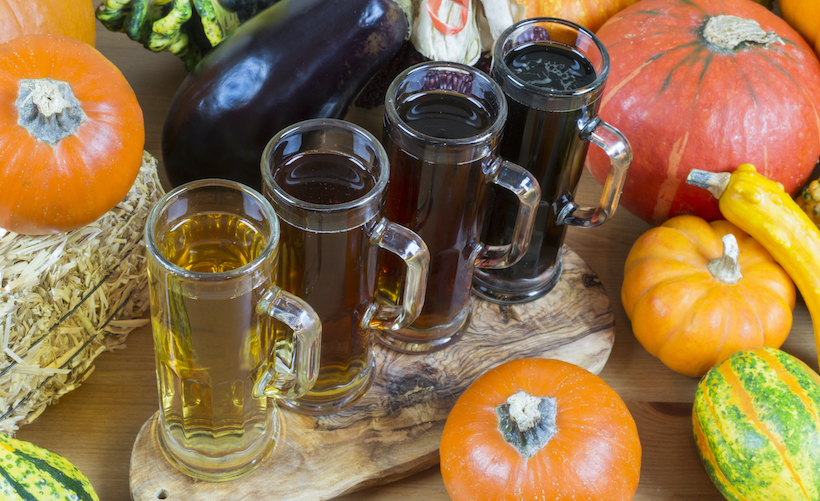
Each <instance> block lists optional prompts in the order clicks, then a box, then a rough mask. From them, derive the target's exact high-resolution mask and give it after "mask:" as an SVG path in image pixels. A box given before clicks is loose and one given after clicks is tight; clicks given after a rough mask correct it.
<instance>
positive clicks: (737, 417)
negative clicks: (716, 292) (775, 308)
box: [692, 348, 820, 501]
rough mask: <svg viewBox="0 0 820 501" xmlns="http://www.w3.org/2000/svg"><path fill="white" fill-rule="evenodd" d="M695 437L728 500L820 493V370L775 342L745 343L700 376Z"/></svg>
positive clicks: (794, 498)
mask: <svg viewBox="0 0 820 501" xmlns="http://www.w3.org/2000/svg"><path fill="white" fill-rule="evenodd" d="M692 419H693V424H694V434H695V441H696V443H697V447H698V450H699V452H700V456H701V460H702V461H703V466H704V467H705V469H706V473H707V474H708V475H709V477H710V478H711V479H712V481H713V482H714V484H715V486H717V488H718V490H720V492H721V493H722V494H723V496H724V497H725V498H726V499H728V500H731V501H740V500H743V501H758V500H760V501H763V500H765V501H780V500H782V501H803V500H813V501H817V500H820V377H818V375H817V373H815V372H814V371H813V370H812V369H810V368H809V367H808V366H807V365H806V364H804V363H803V362H802V361H800V360H798V359H797V358H795V357H793V356H791V355H789V354H787V353H785V352H783V351H780V350H777V349H774V348H755V349H750V350H740V351H738V352H735V353H734V354H732V355H731V356H730V357H729V358H728V359H726V360H725V361H724V362H722V363H721V364H719V365H717V366H715V367H714V368H712V369H711V370H710V371H709V372H708V373H707V374H706V375H705V376H704V377H703V378H702V379H701V381H700V382H699V384H698V387H697V391H696V394H695V402H694V408H693V416H692Z"/></svg>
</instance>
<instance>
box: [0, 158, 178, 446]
mask: <svg viewBox="0 0 820 501" xmlns="http://www.w3.org/2000/svg"><path fill="white" fill-rule="evenodd" d="M162 195H163V190H162V186H161V184H160V181H159V178H158V177H157V164H156V159H155V158H153V157H152V156H151V155H150V154H149V153H147V152H145V153H144V154H143V163H142V167H141V168H140V172H139V175H138V176H137V179H136V181H135V182H134V185H133V186H132V188H131V190H130V191H129V192H128V194H127V195H126V196H125V198H124V199H123V200H122V202H120V203H119V204H118V205H117V206H116V207H114V208H113V209H111V210H110V211H109V212H107V213H106V214H104V215H103V216H102V217H101V218H100V219H98V220H97V221H96V222H94V223H92V224H90V225H87V226H84V227H82V228H79V229H77V230H74V231H70V232H67V233H61V234H57V235H45V236H24V235H18V234H16V233H13V232H10V231H7V230H4V229H2V228H0V351H2V361H0V432H3V433H9V434H13V433H14V432H15V431H16V430H17V429H18V428H19V426H20V425H21V424H27V423H30V422H32V421H34V420H35V419H36V418H37V417H38V416H39V415H40V414H41V413H42V412H43V410H44V409H45V408H46V406H48V405H49V404H52V403H55V402H56V401H57V399H59V398H60V396H62V395H65V394H66V393H68V392H69V391H71V390H73V389H75V388H77V386H79V385H80V383H82V382H83V381H84V380H85V379H86V378H87V377H88V376H89V375H90V374H91V373H92V372H93V370H94V367H93V366H92V362H93V360H94V359H95V358H96V357H97V356H98V355H99V354H100V353H102V352H104V351H106V350H109V349H113V348H117V347H123V346H124V345H123V342H124V341H125V338H126V336H127V335H128V333H130V332H131V331H132V330H134V329H136V328H137V327H141V326H143V325H145V324H147V323H148V322H149V320H148V319H147V318H139V317H142V316H143V314H144V313H145V312H146V311H147V310H148V308H149V302H148V290H147V285H148V277H147V275H146V271H145V270H146V261H145V252H144V251H145V245H144V243H143V241H142V232H143V227H144V225H145V220H146V219H147V217H148V212H149V211H150V210H151V207H153V204H154V203H155V202H156V201H157V200H159V198H160V197H161V196H162Z"/></svg>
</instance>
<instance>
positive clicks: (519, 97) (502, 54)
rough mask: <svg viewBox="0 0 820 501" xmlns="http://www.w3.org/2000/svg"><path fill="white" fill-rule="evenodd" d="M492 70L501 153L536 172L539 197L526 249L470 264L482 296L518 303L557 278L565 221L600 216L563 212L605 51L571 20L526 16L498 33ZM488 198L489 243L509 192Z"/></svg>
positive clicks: (502, 230)
mask: <svg viewBox="0 0 820 501" xmlns="http://www.w3.org/2000/svg"><path fill="white" fill-rule="evenodd" d="M576 44H577V45H576ZM491 73H492V76H493V78H494V79H495V80H496V81H497V82H499V84H500V85H501V87H502V89H504V93H505V97H506V99H507V105H508V107H509V116H508V118H507V123H506V124H505V127H504V132H503V134H502V139H501V146H500V153H501V156H502V157H504V158H505V159H507V160H510V161H512V162H515V163H517V164H518V165H521V166H522V167H524V168H526V169H527V170H529V171H530V172H531V173H532V174H533V175H534V176H535V178H536V179H537V180H538V182H539V184H540V186H541V201H540V203H539V206H538V212H537V215H536V221H535V227H534V228H533V234H532V239H531V240H530V246H529V250H528V252H527V253H526V255H525V256H524V257H523V258H522V259H521V260H520V261H519V262H518V263H517V264H515V265H513V266H511V267H508V268H503V269H499V270H477V271H476V274H475V277H474V281H473V285H474V288H475V290H476V292H477V293H478V294H479V295H480V296H482V297H485V298H486V299H490V300H492V301H496V302H500V303H521V302H526V301H531V300H534V299H537V298H538V297H541V296H543V295H544V294H546V293H547V292H549V291H550V290H551V289H552V288H553V287H554V286H555V284H556V283H557V281H558V280H559V278H560V276H561V267H562V262H561V257H560V253H561V247H562V246H563V242H564V236H565V235H566V225H567V224H576V223H578V224H579V225H580V226H593V225H595V224H600V222H602V219H605V218H606V217H605V216H604V217H603V218H600V215H601V214H600V211H598V212H597V213H596V217H595V221H594V222H591V220H590V218H578V220H577V221H576V220H573V219H572V218H571V217H570V218H569V219H567V216H572V215H573V213H574V212H575V210H574V209H575V206H574V202H573V196H574V194H575V190H576V188H577V186H578V182H579V180H580V178H581V174H582V172H583V169H584V160H585V158H586V154H587V150H588V147H589V144H590V134H591V132H592V131H593V130H594V129H595V128H596V127H598V126H599V125H598V124H599V122H598V121H597V118H596V114H597V108H598V105H599V103H600V99H599V97H600V94H601V92H602V90H603V83H604V81H605V78H606V76H607V73H608V58H607V57H606V53H605V51H604V49H603V46H602V45H600V44H596V43H595V39H594V37H593V35H592V34H591V33H589V32H586V31H584V30H583V28H581V27H579V26H577V25H573V24H572V23H568V22H565V21H561V20H557V19H546V18H544V19H533V20H525V21H523V22H521V23H518V24H516V25H513V26H512V27H510V28H509V29H508V30H507V31H506V32H505V33H504V34H502V36H501V37H500V38H499V40H498V42H497V45H496V47H495V51H494V54H493V66H492V71H491ZM600 124H603V122H600ZM604 125H605V124H604ZM607 127H608V126H607ZM624 141H625V140H624ZM624 170H625V169H624ZM618 191H619V192H620V188H618ZM491 198H492V202H491V205H492V208H491V216H490V217H489V218H488V220H487V224H486V225H485V228H484V231H485V236H484V239H485V241H486V242H487V243H488V244H490V245H494V244H498V243H499V242H503V241H504V240H505V239H508V238H509V228H510V226H511V222H510V218H509V209H508V208H507V207H508V206H509V205H510V204H511V203H514V200H512V199H511V197H510V196H509V194H507V193H503V192H498V190H496V191H495V192H494V193H493V194H491ZM612 209H614V207H613V208H612ZM606 210H610V208H609V207H607V208H606ZM562 211H563V213H562ZM585 211H586V209H585V210H584V211H582V212H585ZM598 219H601V220H598Z"/></svg>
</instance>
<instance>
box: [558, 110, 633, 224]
mask: <svg viewBox="0 0 820 501" xmlns="http://www.w3.org/2000/svg"><path fill="white" fill-rule="evenodd" d="M581 138H582V139H584V140H588V141H590V142H591V143H592V144H594V145H595V146H598V147H599V148H601V149H602V150H604V152H605V153H606V154H607V156H609V173H607V176H606V180H604V185H603V192H602V193H601V200H600V202H599V204H598V207H579V206H578V204H576V203H575V200H574V199H573V198H572V197H571V196H564V197H559V198H558V200H556V201H555V214H556V220H555V224H557V225H562V224H564V225H568V226H581V227H583V228H592V227H595V226H598V225H600V224H602V223H603V222H604V221H606V220H607V219H609V217H610V216H612V215H613V214H614V213H615V209H617V208H618V203H619V201H620V199H621V192H622V191H623V189H624V183H625V182H626V174H627V171H628V170H629V164H631V163H632V147H631V146H630V145H629V141H627V140H626V137H624V135H623V134H621V132H620V131H619V130H618V129H616V128H615V127H613V126H611V125H609V124H608V123H606V122H604V121H603V120H601V119H599V118H597V117H596V118H595V119H593V120H591V121H590V122H589V123H588V124H587V125H586V126H585V127H584V130H583V131H582V132H581Z"/></svg>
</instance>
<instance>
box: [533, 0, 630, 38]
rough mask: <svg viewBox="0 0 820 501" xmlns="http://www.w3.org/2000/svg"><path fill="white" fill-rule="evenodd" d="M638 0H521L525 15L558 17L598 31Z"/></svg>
mask: <svg viewBox="0 0 820 501" xmlns="http://www.w3.org/2000/svg"><path fill="white" fill-rule="evenodd" d="M637 1H638V0H520V2H521V3H522V4H523V5H524V8H525V11H524V17H526V18H533V17H558V18H561V19H566V20H567V21H572V22H575V23H578V24H580V25H581V26H583V27H585V28H587V29H588V30H590V31H593V32H594V31H597V30H598V28H600V27H601V25H602V24H604V22H605V21H606V20H607V19H609V18H610V17H612V16H613V15H615V14H616V13H618V12H619V11H621V10H622V9H625V8H626V7H629V6H630V5H632V4H633V3H635V2H637Z"/></svg>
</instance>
